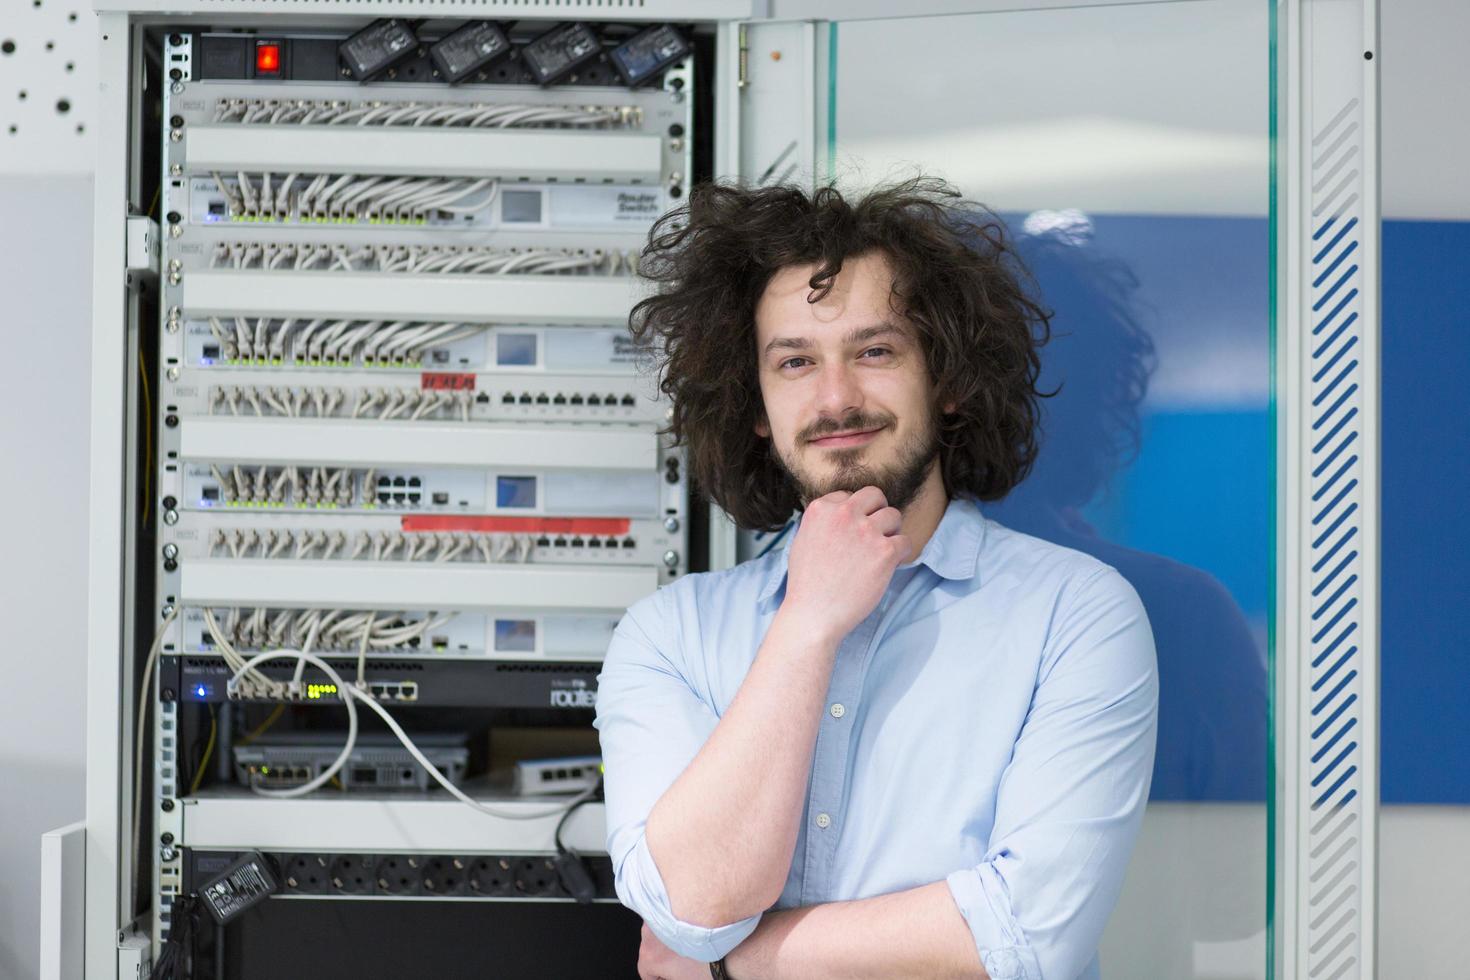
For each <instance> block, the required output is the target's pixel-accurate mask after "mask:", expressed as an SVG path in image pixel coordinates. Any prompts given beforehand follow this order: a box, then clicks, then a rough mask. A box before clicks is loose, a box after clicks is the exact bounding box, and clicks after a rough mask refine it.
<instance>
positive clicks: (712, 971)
mask: <svg viewBox="0 0 1470 980" xmlns="http://www.w3.org/2000/svg"><path fill="white" fill-rule="evenodd" d="M709 975H710V977H711V980H730V974H729V973H728V972H727V971H726V970H725V958H724V957H723V956H722V957H720V958H719V959H717V960H715V961H714V962H713V963H711V964H710V965H709Z"/></svg>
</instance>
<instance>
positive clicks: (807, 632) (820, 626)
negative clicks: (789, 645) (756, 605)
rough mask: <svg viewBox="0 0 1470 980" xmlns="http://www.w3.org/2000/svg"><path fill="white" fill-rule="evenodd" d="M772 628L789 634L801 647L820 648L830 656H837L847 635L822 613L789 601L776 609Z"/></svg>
mask: <svg viewBox="0 0 1470 980" xmlns="http://www.w3.org/2000/svg"><path fill="white" fill-rule="evenodd" d="M771 628H772V629H773V630H775V629H779V630H781V632H783V633H785V634H788V636H789V638H790V639H792V640H794V641H796V643H797V645H798V646H799V647H800V648H802V649H808V650H820V651H821V652H822V653H823V654H825V655H827V656H829V657H835V656H836V654H837V648H838V647H839V646H841V645H842V640H843V637H845V636H846V635H847V634H846V632H844V631H843V630H841V629H840V628H839V627H835V626H833V625H832V623H831V621H830V620H829V619H828V618H827V617H825V616H823V615H821V614H820V613H812V612H808V611H807V610H806V609H803V608H801V607H799V606H794V605H791V604H789V603H782V605H781V608H780V609H778V610H776V617H775V619H774V620H772V622H771Z"/></svg>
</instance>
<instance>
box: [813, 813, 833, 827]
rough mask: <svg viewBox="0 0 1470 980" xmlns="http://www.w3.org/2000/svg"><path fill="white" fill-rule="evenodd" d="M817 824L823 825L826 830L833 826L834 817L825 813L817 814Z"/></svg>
mask: <svg viewBox="0 0 1470 980" xmlns="http://www.w3.org/2000/svg"><path fill="white" fill-rule="evenodd" d="M817 826H818V827H821V828H822V829H823V830H826V829H827V828H828V827H830V826H832V818H831V817H829V816H827V815H826V814H825V813H819V814H817Z"/></svg>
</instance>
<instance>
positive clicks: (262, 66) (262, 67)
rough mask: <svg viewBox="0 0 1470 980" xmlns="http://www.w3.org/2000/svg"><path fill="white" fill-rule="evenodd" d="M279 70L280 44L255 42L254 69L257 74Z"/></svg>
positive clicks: (273, 72)
mask: <svg viewBox="0 0 1470 980" xmlns="http://www.w3.org/2000/svg"><path fill="white" fill-rule="evenodd" d="M280 70H281V46H280V45H279V44H257V45H256V46H255V71H256V73H257V74H259V73H261V72H268V73H270V74H275V73H276V72H278V71H280Z"/></svg>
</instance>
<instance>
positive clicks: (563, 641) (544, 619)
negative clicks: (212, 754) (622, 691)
mask: <svg viewBox="0 0 1470 980" xmlns="http://www.w3.org/2000/svg"><path fill="white" fill-rule="evenodd" d="M618 618H619V617H618V616H617V615H615V614H612V613H596V612H586V613H584V612H566V613H536V612H534V611H531V610H526V609H515V608H506V609H501V610H496V611H495V612H492V613H485V612H474V611H464V612H442V611H441V612H423V611H402V610H399V611H389V612H378V613H374V612H373V611H371V610H354V609H310V608H307V609H299V608H289V607H277V608H259V607H238V606H232V607H218V608H216V609H215V628H216V629H218V631H219V633H220V635H222V636H223V637H224V638H225V639H226V641H227V642H228V643H230V645H231V646H233V647H235V648H236V649H238V650H240V651H241V652H243V653H257V652H260V651H262V650H268V649H280V648H282V647H293V648H300V647H301V646H302V645H303V644H305V643H306V642H307V640H308V638H310V639H311V646H312V649H313V650H314V651H316V652H318V653H320V654H322V655H323V656H328V655H330V654H332V653H340V654H351V655H353V656H354V657H355V656H356V655H357V654H358V653H359V651H360V650H361V648H362V637H363V634H364V631H365V630H366V631H367V635H368V638H369V642H368V646H367V648H366V650H362V653H363V654H364V656H365V657H366V661H367V666H369V667H373V669H375V670H376V669H379V668H378V667H374V662H375V661H380V660H384V659H387V660H388V661H390V662H392V661H396V660H399V659H401V658H403V657H419V656H421V657H426V658H432V659H442V658H445V657H454V658H460V659H465V658H473V659H482V658H484V659H520V660H534V661H545V660H587V659H589V658H592V657H596V656H600V655H601V653H602V652H603V651H604V650H606V649H607V644H608V642H609V641H610V640H611V639H612V631H613V628H614V627H615V626H616V625H617V620H618ZM176 638H177V642H175V643H174V644H172V645H171V646H172V649H173V650H176V651H182V652H184V653H214V652H215V651H216V649H217V646H218V644H217V642H216V640H215V637H214V633H213V631H212V630H211V629H210V628H209V626H208V624H207V623H206V621H205V617H204V611H203V610H202V609H199V608H187V609H186V610H185V611H184V613H183V615H182V616H181V617H180V622H179V624H178V626H177V627H176ZM370 679H371V680H372V681H373V682H374V683H384V684H388V685H393V684H397V685H398V686H396V687H392V686H390V687H389V688H388V689H387V693H393V694H396V693H400V691H401V693H404V694H405V695H411V694H412V693H413V691H414V689H413V688H411V687H403V686H402V685H401V684H399V683H398V682H399V680H400V679H398V678H381V677H377V676H374V677H372V678H370ZM210 687H211V690H212V688H213V685H212V684H211V685H210ZM221 692H222V689H221ZM329 693H330V692H329ZM411 699H412V698H411V697H405V698H404V699H403V700H411ZM313 700H314V698H313Z"/></svg>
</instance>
